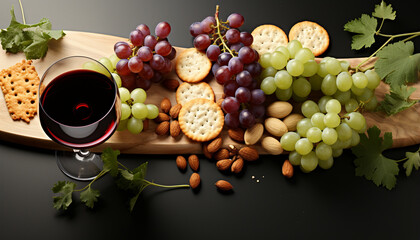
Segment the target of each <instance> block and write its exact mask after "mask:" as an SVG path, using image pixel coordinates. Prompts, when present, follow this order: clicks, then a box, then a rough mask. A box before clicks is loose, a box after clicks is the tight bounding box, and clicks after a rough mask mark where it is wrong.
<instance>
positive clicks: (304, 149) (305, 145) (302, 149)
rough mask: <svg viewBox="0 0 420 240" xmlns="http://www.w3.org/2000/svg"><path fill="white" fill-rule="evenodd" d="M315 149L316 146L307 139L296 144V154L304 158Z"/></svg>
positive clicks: (302, 139)
mask: <svg viewBox="0 0 420 240" xmlns="http://www.w3.org/2000/svg"><path fill="white" fill-rule="evenodd" d="M313 147H314V145H313V144H312V143H311V141H309V140H308V139H307V138H301V139H299V140H297V142H296V144H295V150H296V152H297V153H299V154H300V155H302V156H304V155H306V154H308V153H310V152H311V151H312V148H313Z"/></svg>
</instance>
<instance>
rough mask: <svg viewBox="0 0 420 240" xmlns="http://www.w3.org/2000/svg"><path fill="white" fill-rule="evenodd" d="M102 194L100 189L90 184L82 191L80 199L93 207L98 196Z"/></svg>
mask: <svg viewBox="0 0 420 240" xmlns="http://www.w3.org/2000/svg"><path fill="white" fill-rule="evenodd" d="M100 195H101V193H100V192H99V190H94V189H92V188H91V187H90V186H89V187H88V188H87V189H86V190H85V191H83V192H81V193H80V200H81V201H82V202H84V203H85V205H86V206H87V207H90V208H93V207H94V205H95V202H97V201H98V197H99V196H100Z"/></svg>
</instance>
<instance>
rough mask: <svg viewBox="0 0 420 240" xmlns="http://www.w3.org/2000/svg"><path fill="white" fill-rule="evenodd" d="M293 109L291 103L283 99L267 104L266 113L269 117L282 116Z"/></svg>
mask: <svg viewBox="0 0 420 240" xmlns="http://www.w3.org/2000/svg"><path fill="white" fill-rule="evenodd" d="M292 110H293V106H292V104H290V103H289V102H284V101H276V102H273V103H272V104H270V105H268V107H267V110H266V113H267V115H268V116H270V117H275V118H284V117H286V116H287V115H289V114H290V113H291V112H292Z"/></svg>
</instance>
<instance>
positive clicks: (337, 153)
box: [332, 148, 343, 158]
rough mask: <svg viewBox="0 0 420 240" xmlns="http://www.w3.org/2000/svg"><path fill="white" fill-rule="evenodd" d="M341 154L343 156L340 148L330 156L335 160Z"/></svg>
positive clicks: (334, 150)
mask: <svg viewBox="0 0 420 240" xmlns="http://www.w3.org/2000/svg"><path fill="white" fill-rule="evenodd" d="M342 154H343V149H342V148H339V149H333V150H332V156H333V157H335V158H336V157H339V156H341V155H342Z"/></svg>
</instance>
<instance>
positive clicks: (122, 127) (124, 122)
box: [117, 119, 128, 131]
mask: <svg viewBox="0 0 420 240" xmlns="http://www.w3.org/2000/svg"><path fill="white" fill-rule="evenodd" d="M127 122H128V119H125V120H120V122H119V123H118V126H117V131H124V130H125V129H127Z"/></svg>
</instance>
